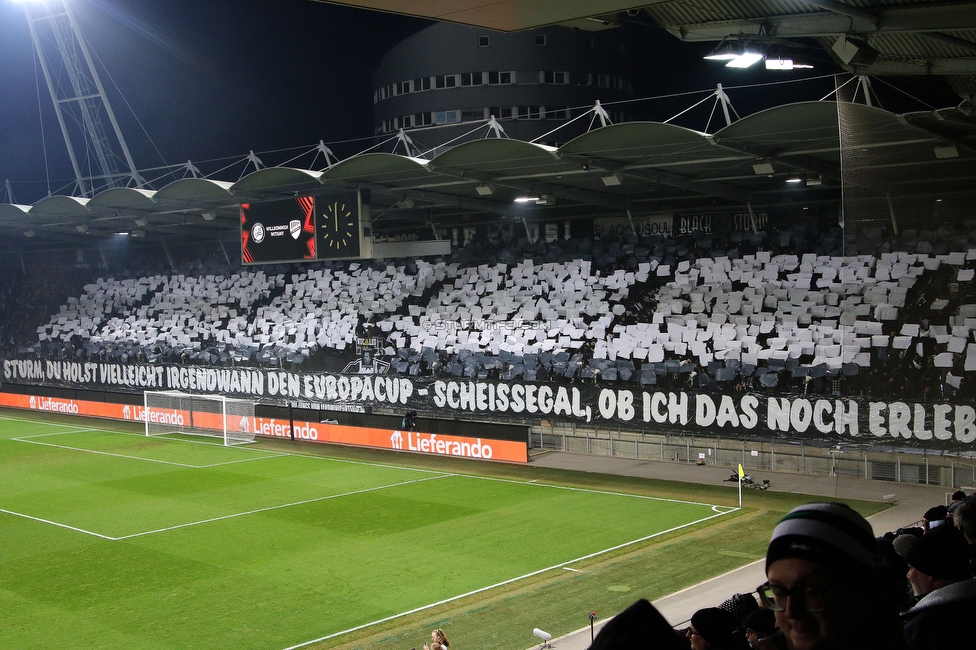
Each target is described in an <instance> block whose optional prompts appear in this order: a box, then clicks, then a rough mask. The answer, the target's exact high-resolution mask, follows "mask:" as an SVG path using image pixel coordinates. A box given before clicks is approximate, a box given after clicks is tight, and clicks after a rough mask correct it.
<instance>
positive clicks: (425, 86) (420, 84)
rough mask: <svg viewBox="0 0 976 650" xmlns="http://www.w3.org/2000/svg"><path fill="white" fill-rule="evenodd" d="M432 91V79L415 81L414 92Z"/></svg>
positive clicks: (422, 78) (423, 78)
mask: <svg viewBox="0 0 976 650" xmlns="http://www.w3.org/2000/svg"><path fill="white" fill-rule="evenodd" d="M421 90H430V77H420V78H418V79H414V80H413V91H414V92H415V93H416V92H420V91H421Z"/></svg>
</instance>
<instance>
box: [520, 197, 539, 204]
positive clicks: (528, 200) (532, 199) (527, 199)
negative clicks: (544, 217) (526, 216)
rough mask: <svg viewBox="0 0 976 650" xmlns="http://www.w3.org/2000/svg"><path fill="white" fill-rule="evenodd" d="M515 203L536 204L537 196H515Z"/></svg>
mask: <svg viewBox="0 0 976 650" xmlns="http://www.w3.org/2000/svg"><path fill="white" fill-rule="evenodd" d="M515 202H516V203H538V202H539V197H538V196H517V197H515Z"/></svg>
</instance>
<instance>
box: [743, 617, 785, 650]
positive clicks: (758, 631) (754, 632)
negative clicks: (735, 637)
mask: <svg viewBox="0 0 976 650" xmlns="http://www.w3.org/2000/svg"><path fill="white" fill-rule="evenodd" d="M745 627H746V641H748V642H749V647H750V648H756V649H757V650H759V649H762V648H770V647H773V648H775V647H779V646H777V645H775V642H771V641H767V639H769V638H770V637H772V636H773V635H775V634H776V614H775V613H774V612H773V611H772V610H769V609H757V610H754V611H753V612H752V613H750V614H749V616H747V617H746V620H745Z"/></svg>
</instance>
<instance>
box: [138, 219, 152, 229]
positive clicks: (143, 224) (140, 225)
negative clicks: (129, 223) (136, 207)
mask: <svg viewBox="0 0 976 650" xmlns="http://www.w3.org/2000/svg"><path fill="white" fill-rule="evenodd" d="M147 223H149V219H146V218H145V217H139V218H138V219H136V225H137V226H139V227H140V228H141V227H143V226H145V225H146V224H147Z"/></svg>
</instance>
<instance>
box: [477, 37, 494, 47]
mask: <svg viewBox="0 0 976 650" xmlns="http://www.w3.org/2000/svg"><path fill="white" fill-rule="evenodd" d="M478 47H491V36H488V35H487V34H485V35H482V36H479V37H478Z"/></svg>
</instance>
